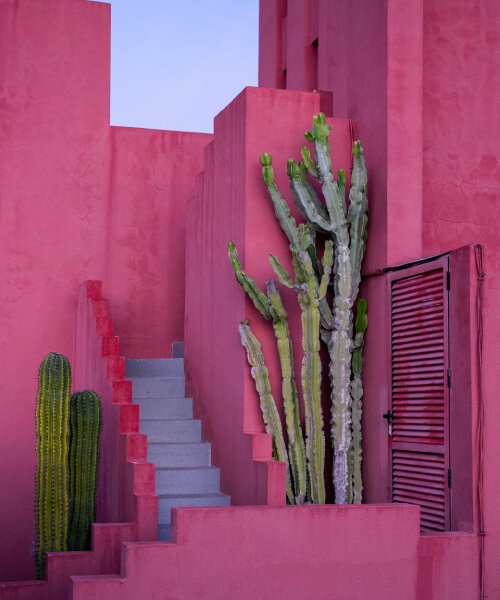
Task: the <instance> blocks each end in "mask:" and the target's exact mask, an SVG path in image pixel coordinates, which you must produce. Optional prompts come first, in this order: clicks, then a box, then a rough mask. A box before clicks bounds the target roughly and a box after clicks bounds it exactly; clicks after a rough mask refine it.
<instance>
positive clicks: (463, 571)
mask: <svg viewBox="0 0 500 600" xmlns="http://www.w3.org/2000/svg"><path fill="white" fill-rule="evenodd" d="M477 546H478V539H477V537H476V536H475V535H473V534H464V533H455V534H453V533H447V534H442V535H440V534H436V535H423V536H421V537H420V540H419V544H418V580H417V600H455V599H456V600H469V599H471V598H477V597H478V596H477V593H478V587H479V586H478V583H479V581H478V577H477V574H478V572H477V569H475V568H471V566H472V565H476V564H477Z"/></svg>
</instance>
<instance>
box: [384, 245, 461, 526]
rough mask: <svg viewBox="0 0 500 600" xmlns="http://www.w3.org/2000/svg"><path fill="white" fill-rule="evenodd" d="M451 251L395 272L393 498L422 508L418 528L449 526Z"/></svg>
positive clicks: (391, 288)
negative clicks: (448, 378) (449, 293)
mask: <svg viewBox="0 0 500 600" xmlns="http://www.w3.org/2000/svg"><path fill="white" fill-rule="evenodd" d="M448 262H449V261H448V257H447V256H444V257H440V258H439V259H436V260H434V261H430V262H427V263H424V264H419V265H415V266H413V267H409V268H406V269H402V270H398V271H393V272H390V273H389V274H388V276H387V285H388V299H389V319H388V325H389V341H390V343H389V344H388V351H389V360H388V365H389V368H388V377H389V379H388V384H389V385H388V390H389V391H390V393H389V397H388V409H390V410H392V411H393V413H394V421H393V424H392V433H393V435H392V436H389V438H388V439H389V444H388V447H389V453H388V454H389V456H388V458H389V473H390V475H391V480H390V501H393V502H410V503H416V504H420V506H421V528H422V529H423V530H430V531H447V530H449V529H450V490H449V487H448V470H449V469H450V452H449V448H450V439H449V435H450V412H449V411H450V407H449V399H450V388H449V387H448V385H447V373H448V369H449V323H448V321H449V314H448V302H449V300H448V289H447V287H448V286H447V277H448V275H447V274H448V272H449V264H448Z"/></svg>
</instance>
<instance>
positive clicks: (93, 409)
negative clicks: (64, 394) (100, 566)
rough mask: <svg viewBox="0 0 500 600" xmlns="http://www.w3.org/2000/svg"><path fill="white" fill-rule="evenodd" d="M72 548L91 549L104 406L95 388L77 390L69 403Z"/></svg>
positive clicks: (70, 536)
mask: <svg viewBox="0 0 500 600" xmlns="http://www.w3.org/2000/svg"><path fill="white" fill-rule="evenodd" d="M70 407H71V408H70V451H69V464H70V500H71V502H70V508H71V512H70V527H69V539H68V546H69V549H70V550H90V545H91V526H92V523H94V521H95V505H96V488H97V469H98V459H99V439H100V433H101V421H102V409H101V401H100V400H99V397H98V395H97V394H96V393H95V392H94V391H92V390H84V391H83V392H76V393H75V394H73V395H72V396H71V403H70Z"/></svg>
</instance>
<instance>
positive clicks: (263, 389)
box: [239, 319, 294, 504]
mask: <svg viewBox="0 0 500 600" xmlns="http://www.w3.org/2000/svg"><path fill="white" fill-rule="evenodd" d="M239 332H240V338H241V343H242V345H243V346H244V348H245V350H246V352H247V360H248V363H249V365H250V367H251V374H252V378H253V379H254V381H255V387H256V388H257V392H258V394H259V398H260V408H261V411H262V416H263V418H264V424H265V427H266V431H267V433H269V434H270V435H271V436H272V438H273V447H274V449H275V452H276V459H277V460H279V461H282V462H284V463H285V464H286V496H287V499H288V502H289V503H290V504H293V503H294V495H293V491H292V485H291V480H290V464H289V461H288V453H287V450H286V446H285V440H284V438H283V430H282V427H281V420H280V416H279V413H278V409H277V408H276V403H275V401H274V398H273V396H272V394H271V384H270V383H269V372H268V370H267V367H266V365H265V363H264V356H263V354H262V349H261V345H260V343H259V341H258V340H257V338H256V337H255V335H254V334H253V332H252V330H251V329H250V325H249V321H248V319H245V321H242V322H241V323H240V325H239Z"/></svg>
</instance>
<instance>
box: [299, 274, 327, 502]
mask: <svg viewBox="0 0 500 600" xmlns="http://www.w3.org/2000/svg"><path fill="white" fill-rule="evenodd" d="M299 303H300V307H301V309H302V314H301V321H302V348H303V351H304V358H303V360H302V370H301V378H302V394H303V398H304V407H305V415H306V454H307V459H308V465H309V476H310V486H311V501H312V502H313V503H316V504H323V503H324V502H325V482H324V465H325V436H324V433H323V415H322V410H321V360H320V357H319V349H320V344H319V323H320V315H319V309H318V300H317V291H316V281H315V278H314V276H312V274H311V276H310V278H309V281H308V283H304V284H302V286H301V289H300V292H299Z"/></svg>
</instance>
